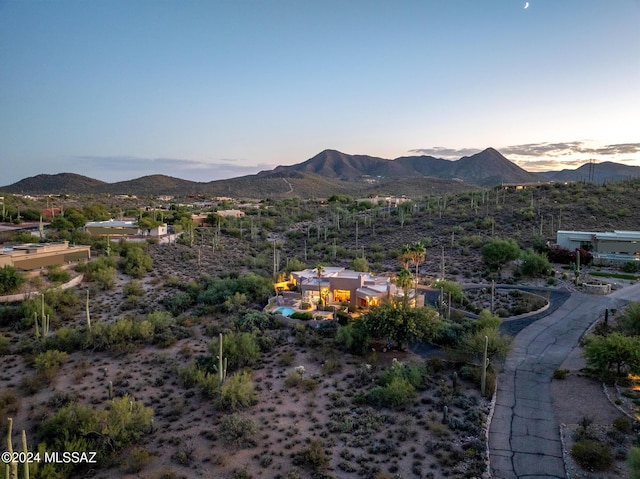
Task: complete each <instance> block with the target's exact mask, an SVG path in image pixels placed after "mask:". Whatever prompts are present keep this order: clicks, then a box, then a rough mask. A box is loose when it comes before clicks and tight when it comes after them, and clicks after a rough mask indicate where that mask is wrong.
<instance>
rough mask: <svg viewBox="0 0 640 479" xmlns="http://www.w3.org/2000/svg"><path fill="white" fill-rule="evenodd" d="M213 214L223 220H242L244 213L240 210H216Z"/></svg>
mask: <svg viewBox="0 0 640 479" xmlns="http://www.w3.org/2000/svg"><path fill="white" fill-rule="evenodd" d="M214 213H215V214H216V215H218V216H222V217H223V218H242V217H243V216H244V211H240V210H218V211H214Z"/></svg>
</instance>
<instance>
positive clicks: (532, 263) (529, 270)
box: [520, 248, 551, 277]
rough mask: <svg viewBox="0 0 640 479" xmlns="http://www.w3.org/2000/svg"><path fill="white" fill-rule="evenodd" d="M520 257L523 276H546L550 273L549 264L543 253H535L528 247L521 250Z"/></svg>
mask: <svg viewBox="0 0 640 479" xmlns="http://www.w3.org/2000/svg"><path fill="white" fill-rule="evenodd" d="M520 258H521V259H522V265H521V266H520V271H521V272H522V274H523V275H524V276H530V277H536V276H548V275H549V273H551V264H549V260H548V259H547V255H546V254H544V253H536V252H535V251H534V250H533V249H531V248H528V249H526V250H525V251H523V252H522V255H521V256H520Z"/></svg>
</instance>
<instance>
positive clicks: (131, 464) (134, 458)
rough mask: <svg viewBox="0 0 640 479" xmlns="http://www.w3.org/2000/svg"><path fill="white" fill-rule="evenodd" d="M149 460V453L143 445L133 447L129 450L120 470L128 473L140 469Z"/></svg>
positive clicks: (136, 471) (133, 472)
mask: <svg viewBox="0 0 640 479" xmlns="http://www.w3.org/2000/svg"><path fill="white" fill-rule="evenodd" d="M150 461H151V454H150V453H149V451H147V450H146V449H145V448H143V447H134V448H133V449H131V451H129V454H128V455H127V458H126V459H125V461H124V464H123V465H122V470H123V471H124V472H128V473H130V474H136V473H138V472H140V471H142V470H143V469H144V468H145V466H146V465H147V464H149V462H150Z"/></svg>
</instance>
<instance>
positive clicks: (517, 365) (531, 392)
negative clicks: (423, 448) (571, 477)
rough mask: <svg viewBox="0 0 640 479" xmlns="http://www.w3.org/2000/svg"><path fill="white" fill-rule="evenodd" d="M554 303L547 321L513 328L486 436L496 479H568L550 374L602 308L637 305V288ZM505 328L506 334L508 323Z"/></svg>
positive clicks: (578, 295)
mask: <svg viewBox="0 0 640 479" xmlns="http://www.w3.org/2000/svg"><path fill="white" fill-rule="evenodd" d="M558 299H559V300H560V301H558V302H560V303H561V304H559V305H557V304H556V305H554V308H555V309H554V308H551V309H550V310H549V311H548V312H547V315H546V316H545V317H543V318H541V319H537V320H536V321H533V322H531V323H530V324H528V325H527V324H521V325H520V326H523V329H521V330H520V327H518V328H515V329H516V330H520V331H519V332H517V335H516V337H515V340H514V348H513V351H512V352H511V354H510V355H509V357H508V358H507V360H506V362H505V365H504V368H503V371H502V372H501V373H500V380H499V381H498V391H497V396H496V405H495V410H494V415H493V420H492V421H491V427H490V430H489V450H490V460H491V473H492V476H493V478H494V479H513V478H526V479H538V478H540V479H541V478H546V479H549V478H558V479H565V478H566V475H565V470H564V461H563V459H562V446H561V443H560V432H559V424H558V423H557V421H556V419H555V417H554V414H553V408H552V405H551V394H550V384H551V378H552V376H553V371H554V370H555V369H557V368H558V367H559V366H560V365H561V364H562V362H563V361H564V360H565V358H566V357H567V356H568V355H569V354H570V353H571V351H572V350H573V349H574V348H575V347H576V346H577V344H578V340H579V339H580V336H581V335H582V334H583V333H584V332H585V331H586V329H587V328H588V327H589V326H590V325H591V324H592V323H593V322H594V321H595V320H597V319H598V317H600V316H602V315H603V314H604V310H605V308H609V309H611V308H620V307H621V306H623V305H624V304H625V303H626V302H627V301H640V284H637V285H634V286H629V287H626V288H624V289H621V290H618V291H616V292H615V293H612V294H609V295H607V296H598V295H587V294H583V293H571V294H570V295H565V296H564V297H560V298H558ZM562 299H564V302H562ZM503 325H504V326H505V327H506V328H508V322H505V323H504V324H503ZM514 332H515V331H514Z"/></svg>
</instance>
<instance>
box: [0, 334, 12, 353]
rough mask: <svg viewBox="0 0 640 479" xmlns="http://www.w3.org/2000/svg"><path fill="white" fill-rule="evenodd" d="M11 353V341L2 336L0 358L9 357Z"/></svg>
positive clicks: (0, 339) (0, 336)
mask: <svg viewBox="0 0 640 479" xmlns="http://www.w3.org/2000/svg"><path fill="white" fill-rule="evenodd" d="M10 352H11V341H10V340H9V338H7V337H6V336H4V335H2V334H0V356H4V355H7V354H9V353H10Z"/></svg>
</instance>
